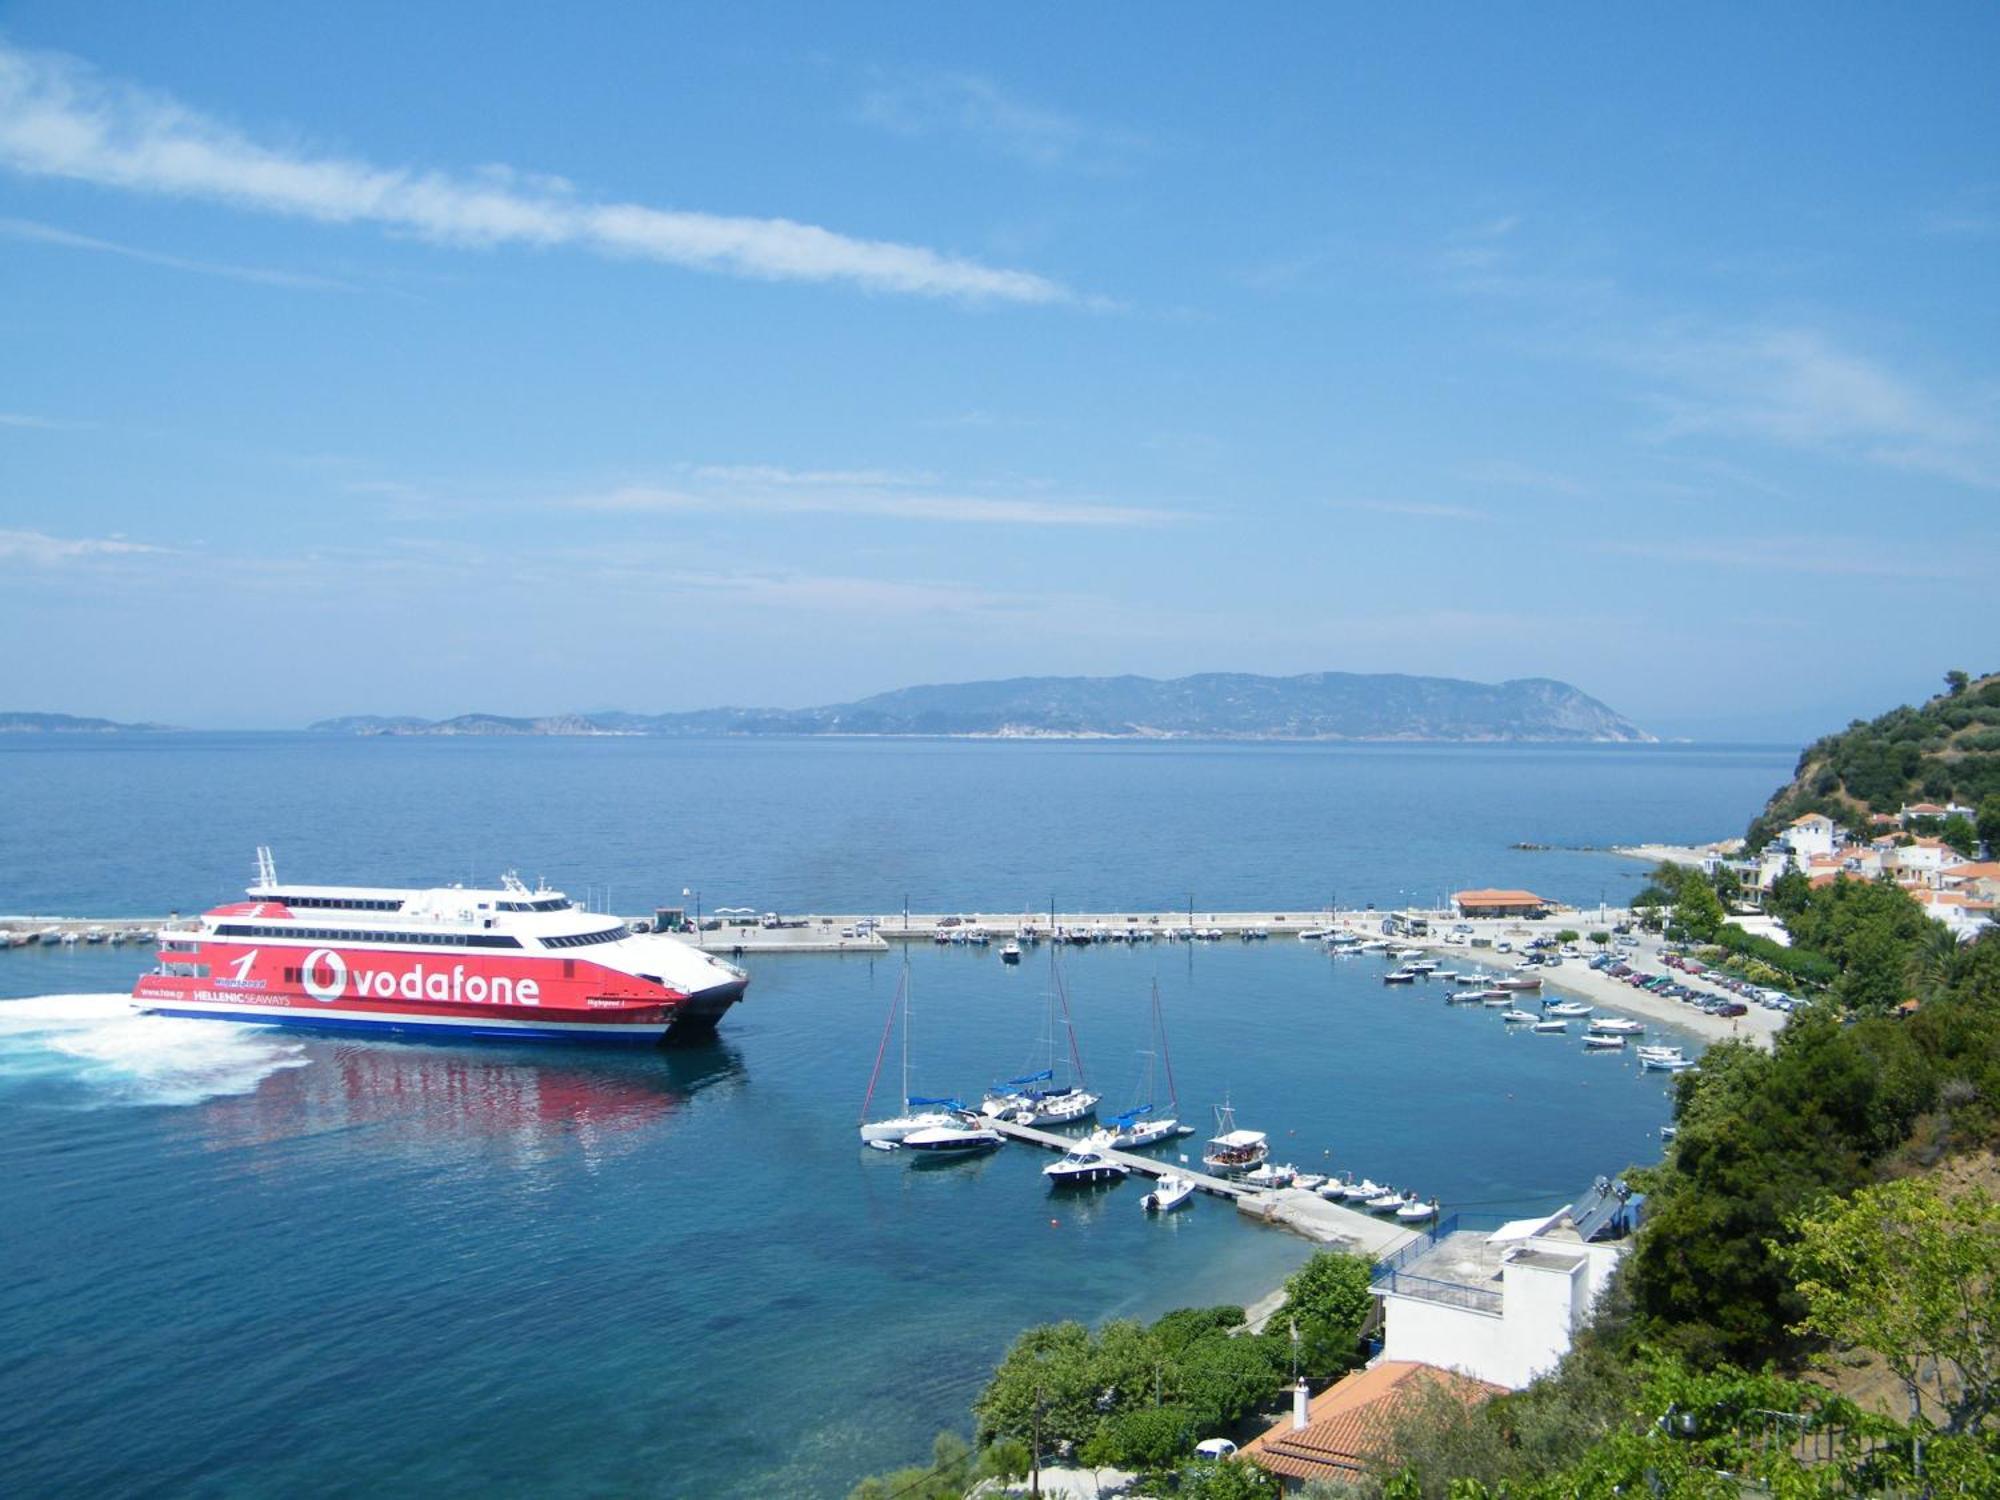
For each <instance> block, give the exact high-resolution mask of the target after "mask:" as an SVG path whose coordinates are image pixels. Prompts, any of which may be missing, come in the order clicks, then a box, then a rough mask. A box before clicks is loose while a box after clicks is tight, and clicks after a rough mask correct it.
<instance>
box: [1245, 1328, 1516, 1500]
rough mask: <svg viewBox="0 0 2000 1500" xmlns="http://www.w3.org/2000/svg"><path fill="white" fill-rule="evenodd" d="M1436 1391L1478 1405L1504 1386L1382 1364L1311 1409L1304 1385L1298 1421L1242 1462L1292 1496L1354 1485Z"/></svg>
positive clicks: (1329, 1391)
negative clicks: (1320, 1485) (1405, 1418)
mask: <svg viewBox="0 0 2000 1500" xmlns="http://www.w3.org/2000/svg"><path fill="white" fill-rule="evenodd" d="M1431 1390H1443V1391H1446V1392H1449V1393H1450V1394H1451V1395H1452V1396H1454V1397H1456V1398H1457V1399H1458V1400H1460V1401H1463V1402H1464V1403H1465V1404H1466V1405H1467V1406H1477V1405H1479V1404H1480V1403H1481V1402H1483V1401H1487V1400H1490V1399H1491V1398H1492V1397H1494V1396H1498V1395H1500V1394H1501V1393H1502V1391H1503V1390H1504V1387H1501V1386H1497V1385H1493V1384H1491V1383H1489V1382H1487V1381H1484V1380H1476V1379H1474V1378H1473V1377H1472V1376H1470V1375H1461V1374H1458V1373H1457V1372H1456V1371H1452V1370H1441V1369H1439V1368H1438V1367H1437V1366H1435V1365H1426V1364H1420V1363H1418V1362H1416V1361H1414V1360H1407V1359H1384V1360H1378V1361H1377V1362H1376V1363H1375V1364H1373V1365H1371V1366H1369V1367H1368V1368H1367V1369H1365V1370H1356V1371H1355V1372H1354V1373H1353V1374H1352V1375H1348V1376H1346V1377H1345V1378H1343V1379H1341V1380H1338V1381H1335V1382H1334V1383H1333V1384H1332V1385H1330V1386H1328V1387H1327V1388H1326V1389H1325V1390H1323V1391H1321V1392H1320V1393H1319V1394H1318V1395H1317V1396H1314V1397H1313V1398H1312V1400H1311V1401H1310V1402H1308V1401H1307V1400H1306V1388H1305V1382H1304V1381H1300V1382H1299V1384H1298V1387H1297V1388H1296V1390H1295V1392H1294V1400H1293V1403H1292V1414H1291V1415H1290V1416H1289V1417H1287V1418H1285V1420H1284V1421H1282V1422H1279V1423H1277V1424H1276V1425H1275V1426H1273V1427H1272V1428H1271V1429H1270V1430H1269V1431H1268V1432H1265V1433H1262V1434H1260V1435H1259V1436H1257V1437H1255V1438H1253V1439H1251V1441H1250V1442H1249V1443H1248V1444H1247V1445H1245V1447H1244V1449H1243V1453H1242V1456H1243V1457H1244V1458H1246V1459H1248V1460H1249V1461H1250V1462H1251V1463H1254V1464H1256V1465H1257V1466H1258V1467H1259V1468H1261V1469H1264V1470H1266V1471H1267V1472H1269V1473H1271V1474H1274V1475H1276V1476H1277V1477H1278V1480H1279V1482H1280V1483H1281V1484H1282V1485H1283V1486H1284V1488H1285V1489H1286V1490H1287V1491H1294V1490H1300V1489H1303V1488H1304V1487H1305V1486H1306V1485H1308V1484H1310V1483H1312V1482H1313V1481H1314V1480H1335V1481H1352V1480H1354V1479H1356V1478H1357V1477H1359V1476H1360V1475H1361V1474H1363V1473H1364V1472H1366V1469H1367V1465H1368V1462H1369V1459H1370V1458H1371V1457H1373V1456H1374V1455H1375V1454H1377V1453H1379V1452H1380V1451H1381V1450H1382V1449H1383V1447H1384V1445H1385V1444H1386V1443H1387V1442H1388V1441H1389V1438H1390V1435H1391V1433H1392V1432H1393V1431H1394V1429H1395V1424H1396V1419H1397V1417H1398V1416H1399V1415H1400V1414H1401V1413H1402V1412H1403V1411H1404V1410H1405V1409H1406V1408H1407V1407H1408V1406H1409V1405H1410V1403H1411V1402H1412V1401H1414V1400H1417V1399H1420V1398H1421V1397H1422V1396H1424V1395H1425V1394H1427V1393H1428V1392H1429V1391H1431Z"/></svg>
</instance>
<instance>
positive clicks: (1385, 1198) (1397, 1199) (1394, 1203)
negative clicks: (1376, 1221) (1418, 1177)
mask: <svg viewBox="0 0 2000 1500" xmlns="http://www.w3.org/2000/svg"><path fill="white" fill-rule="evenodd" d="M1415 1200H1416V1195H1415V1194H1414V1193H1399V1192H1397V1191H1396V1190H1395V1189H1394V1188H1388V1189H1386V1190H1385V1191H1383V1192H1381V1193H1378V1194H1376V1196H1374V1197H1373V1198H1370V1199H1369V1200H1368V1202H1367V1203H1366V1204H1365V1205H1364V1207H1366V1208H1367V1210H1368V1212H1370V1213H1371V1214H1390V1213H1394V1212H1395V1211H1396V1210H1397V1209H1399V1208H1401V1207H1402V1206H1403V1205H1404V1204H1405V1203H1411V1202H1414V1201H1415Z"/></svg>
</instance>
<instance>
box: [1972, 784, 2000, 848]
mask: <svg viewBox="0 0 2000 1500" xmlns="http://www.w3.org/2000/svg"><path fill="white" fill-rule="evenodd" d="M1973 826H1974V827H1975V828H1976V829H1977V830H1978V833H1979V841H1980V842H1981V843H1982V844H1984V845H1985V846H1986V852H1987V853H1988V854H1989V855H1995V856H2000V792H1995V793H1994V794H1993V795H1992V796H1990V797H1982V798H1981V799H1980V801H1979V815H1978V817H1977V818H1976V819H1975V820H1974V824H1973Z"/></svg>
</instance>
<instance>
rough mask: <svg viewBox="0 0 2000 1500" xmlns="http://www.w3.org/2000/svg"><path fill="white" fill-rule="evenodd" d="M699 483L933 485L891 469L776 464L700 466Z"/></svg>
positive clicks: (924, 477)
mask: <svg viewBox="0 0 2000 1500" xmlns="http://www.w3.org/2000/svg"><path fill="white" fill-rule="evenodd" d="M694 473H695V477H697V478H699V479H718V480H723V481H725V482H728V483H732V484H776V485H785V486H791V485H814V486H824V485H843V486H853V485H866V486H879V485H909V484H934V483H936V481H937V476H936V475H935V474H924V473H901V472H898V471H897V470H894V469H786V468H781V467H779V466H778V465H776V464H700V465H697V466H696V468H695V470H694Z"/></svg>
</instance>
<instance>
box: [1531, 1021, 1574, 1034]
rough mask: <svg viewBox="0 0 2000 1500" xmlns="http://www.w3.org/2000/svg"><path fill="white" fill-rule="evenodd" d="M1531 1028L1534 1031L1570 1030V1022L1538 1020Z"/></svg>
mask: <svg viewBox="0 0 2000 1500" xmlns="http://www.w3.org/2000/svg"><path fill="white" fill-rule="evenodd" d="M1530 1029H1531V1030H1534V1031H1550V1032H1553V1031H1568V1030H1569V1022H1567V1021H1537V1022H1535V1024H1534V1026H1533V1027H1531V1028H1530Z"/></svg>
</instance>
